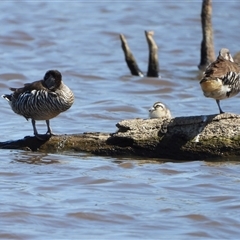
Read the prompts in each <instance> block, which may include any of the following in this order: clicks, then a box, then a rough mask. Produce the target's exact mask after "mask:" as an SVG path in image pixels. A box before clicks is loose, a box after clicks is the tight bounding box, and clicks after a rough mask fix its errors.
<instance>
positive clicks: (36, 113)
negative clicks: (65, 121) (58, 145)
mask: <svg viewBox="0 0 240 240" xmlns="http://www.w3.org/2000/svg"><path fill="white" fill-rule="evenodd" d="M10 90H11V91H13V93H11V94H6V95H3V96H2V97H3V98H5V99H6V100H7V101H8V102H9V104H10V106H11V108H12V110H13V111H14V112H15V113H17V114H19V115H22V116H24V117H25V118H26V119H27V120H28V119H31V120H32V126H33V133H34V135H35V136H36V137H37V138H38V139H40V140H45V139H46V138H49V136H51V135H53V133H52V130H51V128H50V121H49V120H50V119H52V118H54V117H56V116H57V115H58V114H60V113H61V112H64V111H66V110H68V109H69V108H70V107H71V106H72V104H73V102H74V95H73V92H72V91H71V90H70V89H69V88H68V87H67V86H66V85H65V84H64V83H63V81H62V75H61V73H60V72H59V71H58V70H49V71H47V72H46V74H45V76H44V78H43V80H39V81H35V82H32V83H27V84H25V85H24V87H22V88H10ZM36 120H45V121H46V124H47V133H46V134H38V132H37V129H36Z"/></svg>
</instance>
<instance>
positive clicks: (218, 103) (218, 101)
mask: <svg viewBox="0 0 240 240" xmlns="http://www.w3.org/2000/svg"><path fill="white" fill-rule="evenodd" d="M216 102H217V105H218V108H219V111H220V114H222V113H224V111H223V110H222V109H221V107H220V100H216Z"/></svg>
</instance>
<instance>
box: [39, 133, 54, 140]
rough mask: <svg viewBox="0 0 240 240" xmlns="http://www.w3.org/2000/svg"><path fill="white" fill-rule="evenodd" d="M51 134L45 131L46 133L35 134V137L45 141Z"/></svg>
mask: <svg viewBox="0 0 240 240" xmlns="http://www.w3.org/2000/svg"><path fill="white" fill-rule="evenodd" d="M52 135H53V134H49V133H46V134H35V137H36V138H37V139H38V140H40V141H47V140H49V139H50V138H51V136H52Z"/></svg>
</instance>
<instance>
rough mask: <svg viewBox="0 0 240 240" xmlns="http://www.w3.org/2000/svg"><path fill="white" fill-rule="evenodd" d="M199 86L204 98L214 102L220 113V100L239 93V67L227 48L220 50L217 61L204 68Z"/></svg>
mask: <svg viewBox="0 0 240 240" xmlns="http://www.w3.org/2000/svg"><path fill="white" fill-rule="evenodd" d="M200 85H201V88H202V91H203V94H204V96H206V97H210V98H214V99H215V100H216V102H217V105H218V108H219V111H220V113H223V111H222V109H221V107H220V100H223V99H226V98H230V97H233V96H235V95H236V94H238V93H239V92H240V67H239V66H238V64H236V63H235V62H234V61H233V58H232V56H231V54H230V52H229V50H228V49H227V48H222V49H221V50H220V52H219V55H218V57H217V59H216V60H215V61H214V62H213V63H211V64H209V66H208V67H207V68H206V70H205V72H204V73H203V78H202V79H201V81H200Z"/></svg>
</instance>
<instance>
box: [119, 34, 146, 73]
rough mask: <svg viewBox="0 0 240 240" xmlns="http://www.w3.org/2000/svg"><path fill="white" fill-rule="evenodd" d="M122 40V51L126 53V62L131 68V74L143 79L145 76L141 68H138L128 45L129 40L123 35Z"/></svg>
mask: <svg viewBox="0 0 240 240" xmlns="http://www.w3.org/2000/svg"><path fill="white" fill-rule="evenodd" d="M120 40H121V43H122V50H123V52H124V56H125V61H126V63H127V66H128V68H129V70H130V72H131V74H132V75H133V76H140V77H143V76H144V75H143V73H142V71H141V70H140V68H139V67H138V65H137V61H136V60H135V58H134V56H133V54H132V52H131V50H130V48H129V46H128V44H127V40H126V38H125V37H124V35H123V34H120Z"/></svg>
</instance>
